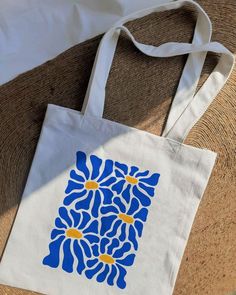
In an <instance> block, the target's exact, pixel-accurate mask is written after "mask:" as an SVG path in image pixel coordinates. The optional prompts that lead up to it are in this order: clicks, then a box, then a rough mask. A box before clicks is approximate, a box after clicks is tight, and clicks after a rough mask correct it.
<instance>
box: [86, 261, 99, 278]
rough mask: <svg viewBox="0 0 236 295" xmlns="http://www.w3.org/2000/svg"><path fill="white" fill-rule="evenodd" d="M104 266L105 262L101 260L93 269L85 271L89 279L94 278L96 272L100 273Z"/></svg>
mask: <svg viewBox="0 0 236 295" xmlns="http://www.w3.org/2000/svg"><path fill="white" fill-rule="evenodd" d="M102 266H103V263H102V262H100V263H98V265H97V266H96V267H94V268H92V269H88V270H86V271H85V275H86V277H87V278H88V279H92V278H93V277H94V275H95V274H96V273H98V272H99V271H100V270H101V268H102Z"/></svg>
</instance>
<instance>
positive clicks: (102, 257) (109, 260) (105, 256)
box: [99, 254, 115, 264]
mask: <svg viewBox="0 0 236 295" xmlns="http://www.w3.org/2000/svg"><path fill="white" fill-rule="evenodd" d="M99 259H100V260H101V261H102V262H105V263H109V264H113V263H114V262H115V260H114V259H113V258H112V257H111V256H110V255H108V254H102V255H100V256H99Z"/></svg>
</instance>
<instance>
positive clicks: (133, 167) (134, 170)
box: [129, 166, 139, 176]
mask: <svg viewBox="0 0 236 295" xmlns="http://www.w3.org/2000/svg"><path fill="white" fill-rule="evenodd" d="M138 170H139V169H138V167H136V166H132V167H131V168H130V174H129V175H130V176H134V174H135V173H136V172H137V171H138Z"/></svg>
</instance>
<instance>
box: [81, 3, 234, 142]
mask: <svg viewBox="0 0 236 295" xmlns="http://www.w3.org/2000/svg"><path fill="white" fill-rule="evenodd" d="M186 4H192V5H194V6H195V7H196V9H197V11H198V20H197V24H196V28H195V32H194V38H193V42H192V43H190V44H189V43H177V42H168V43H165V44H162V45H160V46H158V47H156V46H152V45H145V44H142V43H139V42H137V41H136V40H135V38H134V37H133V35H132V34H131V33H130V31H129V30H128V29H127V28H126V27H124V26H123V23H124V22H127V21H130V20H133V19H136V18H140V17H143V16H145V15H147V14H150V13H151V12H157V11H164V10H171V9H176V8H179V7H181V6H183V5H186ZM121 30H122V31H123V32H125V34H126V35H127V36H128V37H129V38H130V39H131V41H132V42H133V44H134V45H135V46H136V47H137V48H138V49H139V50H140V51H141V52H143V53H144V54H146V55H149V56H152V57H170V56H176V55H182V54H189V57H188V60H187V62H186V65H185V67H184V70H183V74H182V76H181V79H180V83H179V86H178V89H177V92H176V95H175V98H174V100H173V103H172V106H171V109H170V113H169V117H168V120H167V123H166V126H165V129H164V131H163V134H162V135H163V136H166V137H168V138H171V139H174V140H177V141H179V142H182V141H183V140H184V138H185V137H186V136H187V134H188V132H189V131H190V129H191V128H192V126H193V125H194V124H195V123H196V122H197V121H198V120H199V118H200V117H201V116H202V115H203V113H204V112H205V110H206V109H207V107H208V106H209V104H210V103H211V101H212V100H213V99H214V97H215V96H216V95H217V93H218V92H219V91H220V89H221V88H222V87H223V85H224V84H225V82H226V80H227V79H228V77H229V75H230V73H231V71H232V68H233V64H234V56H233V55H232V54H231V52H230V51H228V50H227V49H226V48H225V47H224V46H223V45H221V44H220V43H217V42H212V43H209V40H210V37H211V31H212V30H211V23H210V20H209V18H208V16H207V14H206V13H205V12H204V10H203V9H202V8H201V7H200V6H199V5H198V4H197V3H196V2H193V1H190V0H179V1H177V2H171V3H169V4H166V5H159V6H157V7H153V8H150V9H145V10H142V11H139V12H136V13H133V14H131V15H129V16H127V17H125V18H123V19H122V20H120V21H119V22H118V23H116V24H115V25H114V26H113V27H112V28H111V29H110V30H109V31H107V33H106V34H105V35H104V36H103V38H102V40H101V42H100V45H99V48H98V51H97V55H96V58H95V62H94V66H93V69H92V74H91V77H90V81H89V85H88V90H87V93H86V97H85V101H84V105H83V108H82V112H83V113H84V114H90V115H93V116H97V117H102V115H103V110H104V103H105V86H106V82H107V78H108V75H109V71H110V68H111V64H112V60H113V57H114V53H115V49H116V45H117V41H118V38H119V34H120V31H121ZM208 51H212V52H217V53H221V54H222V56H221V58H220V60H219V62H218V64H217V66H216V67H215V69H214V70H213V72H212V73H211V74H210V76H209V77H208V79H207V80H206V82H205V83H204V84H203V86H202V87H201V88H200V89H199V91H198V92H197V93H196V94H195V91H196V87H197V84H198V81H199V78H200V74H201V71H202V67H203V64H204V61H205V57H206V53H207V52H208Z"/></svg>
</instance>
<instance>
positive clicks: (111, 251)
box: [85, 238, 135, 289]
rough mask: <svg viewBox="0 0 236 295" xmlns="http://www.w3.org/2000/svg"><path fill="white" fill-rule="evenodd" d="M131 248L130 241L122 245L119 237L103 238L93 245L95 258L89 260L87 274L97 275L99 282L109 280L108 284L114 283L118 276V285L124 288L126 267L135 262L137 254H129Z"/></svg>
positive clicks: (90, 275) (89, 276) (88, 276)
mask: <svg viewBox="0 0 236 295" xmlns="http://www.w3.org/2000/svg"><path fill="white" fill-rule="evenodd" d="M130 249H131V245H130V243H129V242H125V243H124V244H123V245H122V246H121V243H120V241H119V239H117V238H114V239H112V240H110V239H108V238H102V239H101V242H100V244H99V245H98V244H96V245H93V246H92V251H93V255H94V256H93V258H92V259H89V260H88V261H87V266H88V268H89V269H88V270H86V271H85V275H86V277H87V278H88V279H91V278H92V277H93V276H95V275H97V277H96V280H97V281H98V282H104V281H105V280H106V281H107V283H108V285H111V286H112V285H113V284H114V279H115V277H116V283H117V286H118V287H119V288H121V289H124V288H125V286H126V282H125V275H126V273H127V271H126V269H125V267H127V266H131V265H132V264H133V262H134V258H135V254H133V253H131V254H128V253H129V251H130Z"/></svg>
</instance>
